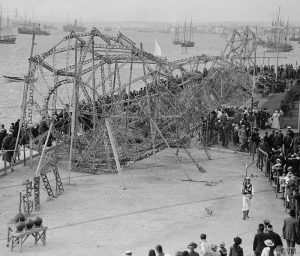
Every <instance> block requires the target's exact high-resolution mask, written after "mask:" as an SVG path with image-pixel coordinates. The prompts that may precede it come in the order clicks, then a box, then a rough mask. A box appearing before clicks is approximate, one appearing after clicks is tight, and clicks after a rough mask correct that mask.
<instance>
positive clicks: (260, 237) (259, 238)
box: [253, 232, 268, 255]
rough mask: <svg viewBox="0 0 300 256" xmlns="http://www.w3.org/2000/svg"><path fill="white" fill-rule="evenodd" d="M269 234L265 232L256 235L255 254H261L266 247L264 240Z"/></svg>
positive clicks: (254, 242)
mask: <svg viewBox="0 0 300 256" xmlns="http://www.w3.org/2000/svg"><path fill="white" fill-rule="evenodd" d="M267 235H268V234H266V233H263V232H262V233H258V234H256V235H255V237H254V240H253V251H254V252H255V255H261V252H262V250H263V249H264V248H265V247H266V245H265V243H264V242H265V240H267V239H268V237H267Z"/></svg>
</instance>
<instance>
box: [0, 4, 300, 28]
mask: <svg viewBox="0 0 300 256" xmlns="http://www.w3.org/2000/svg"><path fill="white" fill-rule="evenodd" d="M0 3H1V4H2V7H3V17H4V18H5V17H6V16H10V17H11V18H15V15H16V10H17V11H18V17H23V18H24V17H25V15H26V17H27V19H31V20H39V21H41V22H42V21H49V22H50V21H52V22H58V23H60V22H68V21H70V22H72V21H73V20H74V19H77V20H80V21H81V22H83V23H89V22H138V21H141V22H162V23H163V22H169V23H175V22H181V23H182V22H184V20H185V19H187V20H190V19H191V18H192V19H193V22H194V23H214V22H229V23H230V22H233V23H234V22H242V23H247V22H248V23H251V22H269V23H271V21H272V19H273V16H274V14H275V12H276V11H278V7H279V6H280V7H281V17H282V20H284V21H285V22H286V21H288V20H289V22H290V23H291V24H295V23H300V16H299V15H298V12H299V11H300V0H209V1H207V0H205V1H204V0H180V1H179V0H151V1H150V0H111V1H108V2H107V1H101V0H85V1H79V0H65V1H61V0H51V1H49V0H2V1H1V0H0Z"/></svg>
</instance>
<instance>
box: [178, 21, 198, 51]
mask: <svg viewBox="0 0 300 256" xmlns="http://www.w3.org/2000/svg"><path fill="white" fill-rule="evenodd" d="M194 46H195V42H194V41H192V20H191V23H190V31H189V39H188V40H187V39H186V21H185V22H184V32H183V42H182V43H181V47H194Z"/></svg>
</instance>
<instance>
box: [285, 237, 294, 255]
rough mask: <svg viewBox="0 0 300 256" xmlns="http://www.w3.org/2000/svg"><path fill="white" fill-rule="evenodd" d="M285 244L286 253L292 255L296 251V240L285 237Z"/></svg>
mask: <svg viewBox="0 0 300 256" xmlns="http://www.w3.org/2000/svg"><path fill="white" fill-rule="evenodd" d="M286 245H287V253H288V255H294V254H295V252H296V249H295V245H296V242H295V241H291V240H288V239H286Z"/></svg>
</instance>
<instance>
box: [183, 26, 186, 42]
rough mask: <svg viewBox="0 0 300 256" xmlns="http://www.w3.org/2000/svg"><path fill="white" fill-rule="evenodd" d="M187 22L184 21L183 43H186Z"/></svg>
mask: <svg viewBox="0 0 300 256" xmlns="http://www.w3.org/2000/svg"><path fill="white" fill-rule="evenodd" d="M185 32H186V20H184V32H183V42H184V43H185Z"/></svg>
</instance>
